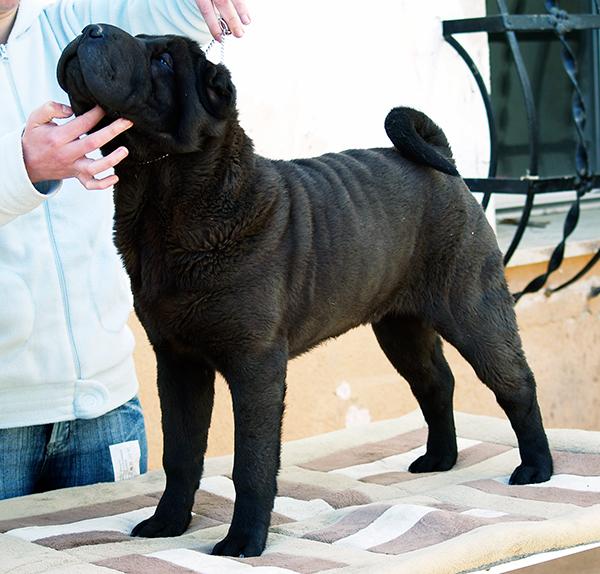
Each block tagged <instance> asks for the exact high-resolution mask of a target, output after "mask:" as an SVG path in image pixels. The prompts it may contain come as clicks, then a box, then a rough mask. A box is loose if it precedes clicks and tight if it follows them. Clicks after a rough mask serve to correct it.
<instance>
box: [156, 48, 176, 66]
mask: <svg viewBox="0 0 600 574" xmlns="http://www.w3.org/2000/svg"><path fill="white" fill-rule="evenodd" d="M156 60H157V61H158V63H159V64H160V65H161V66H164V67H165V68H168V69H169V70H172V69H173V58H172V57H171V54H169V53H168V52H163V53H162V54H161V55H160V56H158V57H157V58H156Z"/></svg>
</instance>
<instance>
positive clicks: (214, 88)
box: [57, 24, 235, 150]
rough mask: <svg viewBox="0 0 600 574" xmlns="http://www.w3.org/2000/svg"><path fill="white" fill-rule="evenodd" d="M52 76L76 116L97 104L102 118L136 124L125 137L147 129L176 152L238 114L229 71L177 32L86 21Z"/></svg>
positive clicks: (207, 134) (188, 147)
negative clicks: (146, 31)
mask: <svg viewBox="0 0 600 574" xmlns="http://www.w3.org/2000/svg"><path fill="white" fill-rule="evenodd" d="M57 75H58V81H59V84H60V85H61V87H62V88H63V89H64V90H65V91H66V92H67V93H68V95H69V99H70V101H71V105H72V107H73V109H74V110H75V113H76V114H80V113H84V112H85V111H87V110H89V109H90V108H92V107H93V106H94V105H100V107H102V108H103V109H104V110H105V111H106V113H107V116H106V117H107V119H111V118H116V117H124V118H127V119H130V120H131V121H133V123H134V128H133V129H132V130H131V131H130V132H129V136H133V135H134V134H135V133H144V134H146V135H148V136H152V137H153V138H155V139H156V138H161V141H166V140H169V141H170V142H171V143H173V144H175V143H176V144H177V146H178V148H179V149H181V150H184V149H188V150H189V149H195V148H197V146H198V143H199V142H200V141H201V139H202V138H203V137H206V136H211V135H214V133H216V131H218V130H220V129H221V127H222V121H223V120H225V119H226V118H229V117H231V116H232V115H233V116H235V88H234V87H233V84H232V83H231V78H230V75H229V72H228V70H227V69H226V68H225V67H224V66H221V65H215V64H212V63H211V62H210V61H208V60H207V59H206V57H205V55H204V52H203V51H202V50H201V48H200V46H198V44H197V43H196V42H194V41H193V40H190V39H189V38H185V37H182V36H174V35H168V36H148V35H143V34H142V35H139V36H132V35H130V34H128V33H127V32H125V31H124V30H121V29H119V28H116V27H115V26H111V25H108V24H91V25H89V26H86V28H84V30H83V32H82V33H81V35H80V36H78V37H77V38H76V39H75V40H73V42H71V43H70V44H69V45H68V46H67V47H66V48H65V50H64V51H63V54H62V56H61V58H60V60H59V64H58V69H57ZM165 138H166V139H165Z"/></svg>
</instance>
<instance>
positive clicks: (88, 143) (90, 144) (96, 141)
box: [68, 118, 133, 157]
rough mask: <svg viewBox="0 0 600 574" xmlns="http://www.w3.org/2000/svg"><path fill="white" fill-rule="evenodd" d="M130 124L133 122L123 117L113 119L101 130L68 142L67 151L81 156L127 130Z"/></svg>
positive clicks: (75, 155) (74, 155)
mask: <svg viewBox="0 0 600 574" xmlns="http://www.w3.org/2000/svg"><path fill="white" fill-rule="evenodd" d="M132 125H133V122H131V121H130V120H126V119H124V118H120V119H118V120H115V121H114V122H112V123H111V124H109V125H107V126H106V127H104V128H102V129H101V130H98V131H97V132H94V133H93V134H90V135H89V136H86V137H85V138H83V139H81V140H77V141H75V142H73V143H71V144H69V146H68V147H69V153H70V154H72V155H73V157H81V156H83V155H86V154H88V153H91V152H93V151H94V150H97V149H98V148H100V147H102V146H103V145H104V144H106V143H108V142H109V141H110V140H112V139H113V138H115V137H117V136H118V135H119V134H121V133H123V132H124V131H125V130H128V129H129V128H130V127H131V126H132Z"/></svg>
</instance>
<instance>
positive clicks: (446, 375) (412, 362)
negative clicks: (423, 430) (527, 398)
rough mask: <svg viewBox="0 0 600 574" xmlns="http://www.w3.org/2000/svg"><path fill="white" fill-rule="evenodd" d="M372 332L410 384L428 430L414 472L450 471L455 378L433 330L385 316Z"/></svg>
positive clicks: (453, 450)
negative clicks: (424, 449) (422, 452)
mask: <svg viewBox="0 0 600 574" xmlns="http://www.w3.org/2000/svg"><path fill="white" fill-rule="evenodd" d="M373 331H374V332H375V335H376V337H377V340H378V341H379V345H380V346H381V348H382V349H383V352H384V353H385V354H386V356H387V358H388V359H389V360H390V362H391V363H392V365H394V367H395V368H396V370H397V371H398V372H399V373H400V374H401V375H402V376H403V377H404V378H405V379H406V380H407V381H408V383H409V385H410V388H411V390H412V392H413V394H414V395H415V397H416V399H417V401H418V403H419V406H420V407H421V410H422V411H423V416H424V417H425V420H426V421H427V425H428V427H429V434H428V437H427V451H426V453H425V454H424V455H423V456H421V457H420V458H418V459H417V460H415V461H414V462H413V463H412V464H411V465H410V467H409V470H410V471H411V472H432V471H439V470H448V469H449V468H452V467H453V466H454V463H455V462H456V454H457V449H456V432H455V429H454V415H453V412H452V395H453V392H454V377H453V376H452V372H451V371H450V367H449V366H448V363H447V362H446V359H445V358H444V355H443V353H442V343H441V340H440V338H439V336H438V334H437V333H436V332H435V331H434V330H433V328H432V327H430V326H429V325H427V324H426V323H424V322H423V321H422V320H421V319H418V318H416V317H401V316H396V315H392V314H389V315H386V316H384V317H383V318H382V319H381V320H379V321H378V322H376V323H373Z"/></svg>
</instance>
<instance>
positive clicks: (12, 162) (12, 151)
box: [0, 127, 60, 226]
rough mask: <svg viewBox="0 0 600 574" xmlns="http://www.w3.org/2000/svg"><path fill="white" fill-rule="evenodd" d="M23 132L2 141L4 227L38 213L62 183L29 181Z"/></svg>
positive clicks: (0, 218) (0, 215)
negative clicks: (38, 209)
mask: <svg viewBox="0 0 600 574" xmlns="http://www.w3.org/2000/svg"><path fill="white" fill-rule="evenodd" d="M22 132H23V128H22V127H21V128H19V129H18V130H15V131H12V132H8V133H7V134H4V135H3V136H1V137H0V173H2V177H0V226H2V225H4V224H6V223H8V222H9V221H11V220H13V219H15V218H16V217H18V216H19V215H24V214H25V213H28V212H29V211H31V210H32V209H35V208H36V207H38V205H40V204H41V203H43V202H44V201H45V200H46V199H48V198H49V197H52V196H53V195H54V194H55V193H56V192H57V191H58V189H59V187H60V182H58V181H55V182H41V183H39V184H36V185H35V186H34V185H33V184H32V183H31V181H30V180H29V176H28V175H27V170H26V168H25V160H24V159H23V147H22V145H21V134H22Z"/></svg>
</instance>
